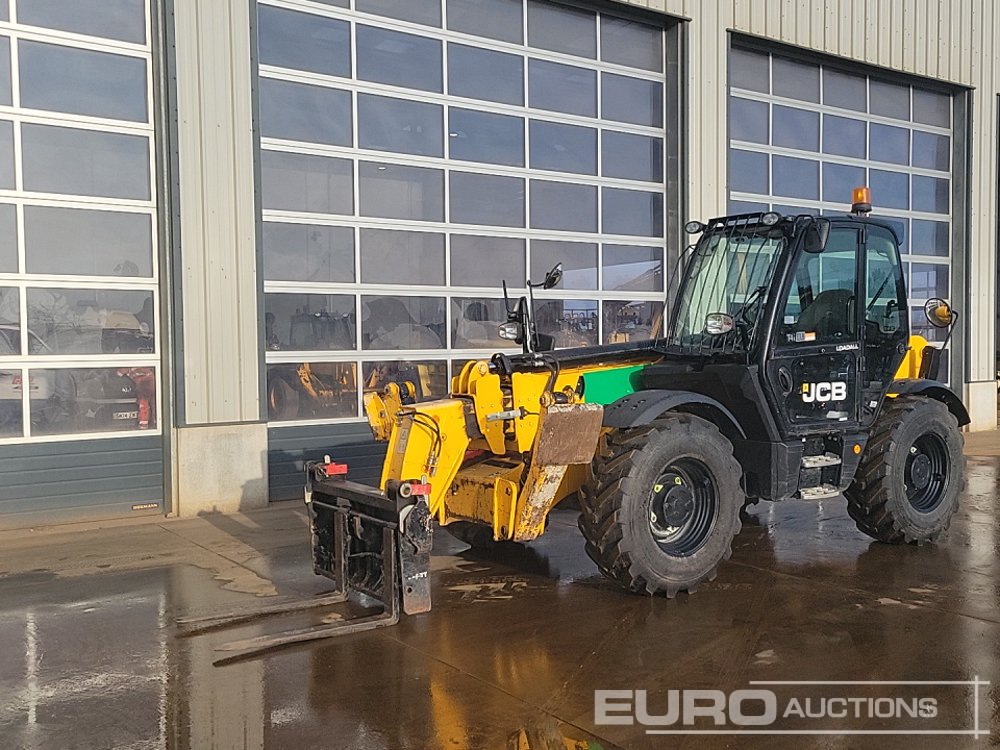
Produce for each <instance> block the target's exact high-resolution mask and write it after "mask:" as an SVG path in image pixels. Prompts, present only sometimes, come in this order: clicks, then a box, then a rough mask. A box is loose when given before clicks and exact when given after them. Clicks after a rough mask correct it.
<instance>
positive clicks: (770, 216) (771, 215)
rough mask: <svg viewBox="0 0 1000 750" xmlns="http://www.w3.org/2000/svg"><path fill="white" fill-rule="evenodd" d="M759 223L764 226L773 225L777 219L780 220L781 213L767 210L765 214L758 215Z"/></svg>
mask: <svg viewBox="0 0 1000 750" xmlns="http://www.w3.org/2000/svg"><path fill="white" fill-rule="evenodd" d="M760 220H761V223H763V224H764V226H768V227H773V226H774V225H775V224H777V223H778V222H779V221H781V214H779V213H777V212H776V211H768V212H767V213H766V214H764V215H763V216H761V217H760Z"/></svg>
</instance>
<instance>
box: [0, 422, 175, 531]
mask: <svg viewBox="0 0 1000 750" xmlns="http://www.w3.org/2000/svg"><path fill="white" fill-rule="evenodd" d="M149 503H155V504H156V507H155V508H151V509H144V510H141V511H133V509H132V508H133V506H136V505H146V504H149ZM162 505H163V440H162V438H161V437H160V436H158V435H150V436H142V437H134V438H131V437H130V438H120V439H119V438H111V439H108V440H86V441H73V442H65V443H34V444H28V445H10V446H4V447H3V448H0V529H11V528H24V527H27V526H32V525H36V524H40V523H44V524H46V525H51V524H54V523H64V522H70V521H89V520H99V519H106V518H115V517H121V516H132V515H139V514H140V513H149V514H157V513H161V512H162V510H161V509H162Z"/></svg>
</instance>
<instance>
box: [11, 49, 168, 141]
mask: <svg viewBox="0 0 1000 750" xmlns="http://www.w3.org/2000/svg"><path fill="white" fill-rule="evenodd" d="M18 68H19V70H20V76H21V77H20V81H21V106H23V107H29V108H32V109H46V110H51V111H54V112H68V113H70V114H75V115H91V116H93V117H108V118H111V119H115V120H131V121H133V122H147V121H148V119H149V118H148V114H147V112H146V61H145V60H143V59H141V58H138V57H127V56H125V55H112V54H109V53H107V52H94V51H92V50H83V49H75V48H73V47H62V46H59V45H55V44H42V43H40V42H29V41H24V40H22V41H20V42H19V43H18Z"/></svg>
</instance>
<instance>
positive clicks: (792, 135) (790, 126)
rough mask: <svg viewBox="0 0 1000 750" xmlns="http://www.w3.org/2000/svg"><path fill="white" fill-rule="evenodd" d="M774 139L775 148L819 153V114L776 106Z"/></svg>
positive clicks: (773, 127) (773, 128) (774, 111)
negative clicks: (781, 147)
mask: <svg viewBox="0 0 1000 750" xmlns="http://www.w3.org/2000/svg"><path fill="white" fill-rule="evenodd" d="M773 113H774V114H773V116H774V124H773V126H772V131H773V134H772V138H773V141H772V142H773V144H774V145H775V146H785V147H786V148H798V149H802V150H803V151H819V114H818V113H816V112H808V111H806V110H804V109H797V108H795V107H782V106H779V105H777V104H775V105H774V110H773Z"/></svg>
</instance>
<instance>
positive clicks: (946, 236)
mask: <svg viewBox="0 0 1000 750" xmlns="http://www.w3.org/2000/svg"><path fill="white" fill-rule="evenodd" d="M950 245H951V227H950V226H948V222H946V221H927V220H925V219H914V220H913V239H912V240H911V242H910V252H911V253H913V254H914V255H943V256H946V255H948V252H949V246H950Z"/></svg>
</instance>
